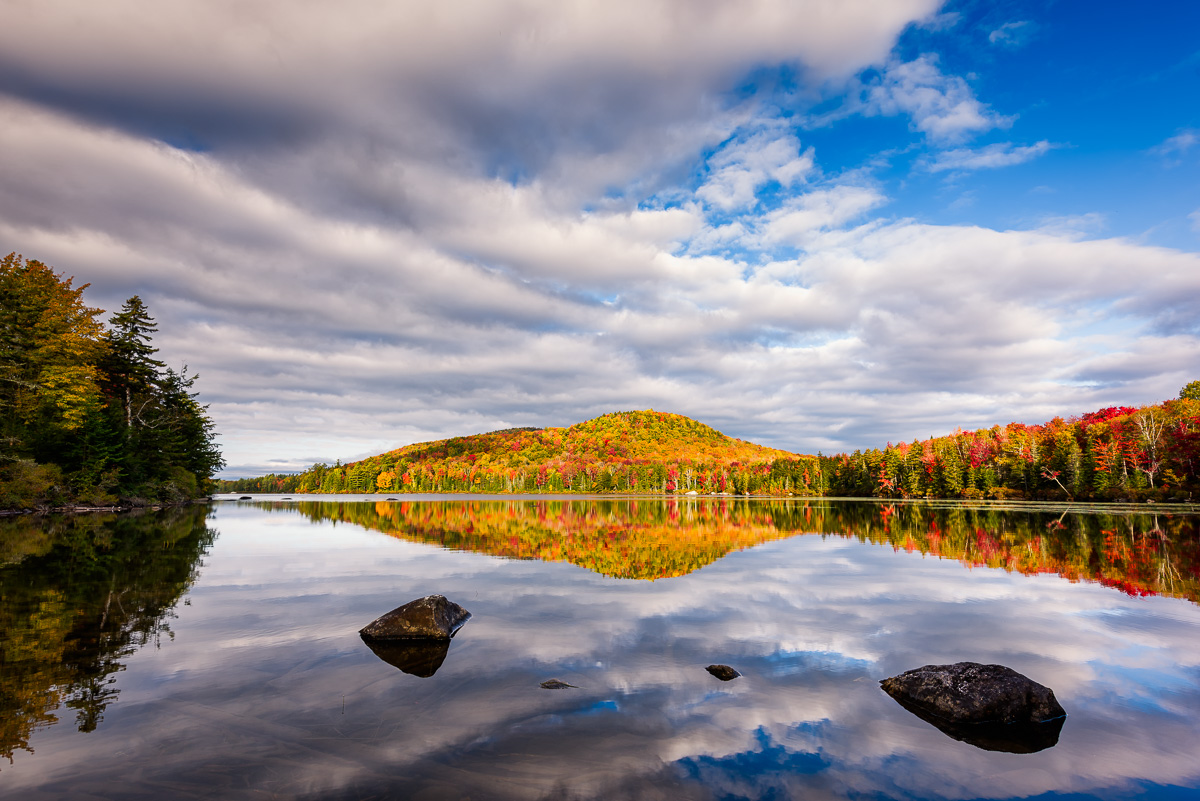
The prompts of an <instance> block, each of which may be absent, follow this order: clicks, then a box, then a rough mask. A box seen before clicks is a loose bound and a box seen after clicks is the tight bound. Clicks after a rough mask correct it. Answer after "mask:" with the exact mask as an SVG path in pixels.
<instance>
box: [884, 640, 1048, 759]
mask: <svg viewBox="0 0 1200 801" xmlns="http://www.w3.org/2000/svg"><path fill="white" fill-rule="evenodd" d="M880 685H881V686H882V687H883V690H884V692H886V693H887V694H888V695H890V696H891V697H892V698H894V699H895V700H896V701H897V702H898V703H899V704H900V705H901V706H903V707H904V708H905V709H907V710H908V711H910V712H912V713H913V714H915V715H916V716H917V717H919V718H921V719H922V720H924V721H926V722H927V723H931V724H933V725H934V726H936V727H937V728H938V729H940V730H941V731H942V732H944V733H945V734H947V735H949V736H951V737H953V738H954V739H956V740H962V741H964V742H967V743H970V744H971V745H974V746H976V747H978V748H983V749H986V750H989V751H1007V752H1010V753H1018V754H1026V753H1033V752H1035V751H1041V750H1043V749H1045V748H1049V747H1050V746H1052V745H1054V744H1056V743H1057V742H1058V735H1059V732H1060V731H1061V730H1062V725H1063V721H1064V720H1065V719H1066V716H1067V713H1066V711H1065V710H1064V709H1063V708H1062V705H1060V704H1059V703H1058V699H1056V698H1055V697H1054V691H1053V690H1051V689H1050V688H1049V687H1045V686H1043V685H1041V684H1038V683H1037V682H1036V681H1033V680H1032V679H1029V678H1027V677H1025V676H1022V675H1021V674H1020V673H1018V672H1017V671H1015V670H1013V669H1012V668H1007V667H1004V666H1003V665H981V664H979V663H978V662H958V663H956V664H953V665H925V666H924V667H919V668H917V669H915V670H909V671H906V672H904V673H901V674H900V675H898V676H892V677H891V678H888V679H884V680H883V681H881V682H880Z"/></svg>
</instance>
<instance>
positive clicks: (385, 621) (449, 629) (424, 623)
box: [358, 595, 471, 640]
mask: <svg viewBox="0 0 1200 801" xmlns="http://www.w3.org/2000/svg"><path fill="white" fill-rule="evenodd" d="M470 617H471V613H470V612H468V611H467V610H466V609H463V608H462V607H461V606H459V605H458V604H456V603H454V602H453V601H448V600H446V596H444V595H426V596H425V597H424V598H418V599H417V600H415V601H409V602H408V603H406V604H405V605H404V606H401V607H397V608H396V609H393V610H392V611H390V612H388V613H387V614H386V615H383V616H381V617H378V618H376V619H375V620H373V621H371V622H370V623H368V624H367V625H366V626H363V627H362V628H361V629H359V630H358V633H359V634H360V635H361V636H362V638H363V639H364V640H414V639H415V640H448V639H450V638H451V637H453V636H454V634H455V632H457V631H458V630H459V629H460V628H462V625H463V624H464V623H466V622H467V620H468V619H469V618H470Z"/></svg>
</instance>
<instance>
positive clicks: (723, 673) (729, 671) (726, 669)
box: [705, 665, 742, 681]
mask: <svg viewBox="0 0 1200 801" xmlns="http://www.w3.org/2000/svg"><path fill="white" fill-rule="evenodd" d="M705 670H707V671H708V672H709V673H711V674H713V675H714V676H716V677H717V678H718V679H720V680H721V681H733V680H734V679H736V678H737V677H738V676H740V675H742V674H741V673H738V672H737V671H736V670H734V669H733V668H731V667H730V666H729V665H709V666H708V667H706V668H705Z"/></svg>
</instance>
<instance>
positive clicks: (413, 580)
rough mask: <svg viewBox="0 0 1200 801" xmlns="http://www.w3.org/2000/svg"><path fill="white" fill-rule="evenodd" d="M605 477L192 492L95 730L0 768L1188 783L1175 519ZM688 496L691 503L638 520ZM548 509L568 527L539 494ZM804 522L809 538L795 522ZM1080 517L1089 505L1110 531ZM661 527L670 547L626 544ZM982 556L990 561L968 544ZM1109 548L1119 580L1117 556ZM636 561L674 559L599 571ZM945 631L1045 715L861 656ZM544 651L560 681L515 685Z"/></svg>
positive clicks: (2, 787) (936, 791)
mask: <svg viewBox="0 0 1200 801" xmlns="http://www.w3.org/2000/svg"><path fill="white" fill-rule="evenodd" d="M631 503H632V502H628V501H615V502H606V503H602V504H598V505H595V506H594V507H589V505H588V504H586V503H579V502H577V501H573V502H570V503H562V504H558V503H557V502H547V503H546V504H542V505H537V504H534V505H529V504H527V503H525V502H516V503H508V502H500V503H491V504H476V508H477V510H478V515H477V516H476V519H475V523H474V525H473V526H472V524H471V517H472V515H473V514H474V513H473V512H472V511H471V509H472V506H471V505H470V504H465V505H464V504H463V503H461V502H449V503H443V502H438V503H437V504H433V505H430V506H429V507H428V508H422V506H421V505H417V504H413V505H411V506H408V507H407V508H406V509H405V510H404V513H403V514H400V513H399V511H400V510H399V508H398V507H400V506H401V504H399V503H391V504H387V505H384V506H376V505H375V504H374V503H371V504H367V505H365V506H350V505H339V504H337V503H334V504H330V505H329V507H327V508H328V509H329V514H325V513H320V512H319V511H318V510H314V509H311V508H305V509H304V512H305V513H304V514H301V513H300V511H301V507H299V506H298V505H293V504H290V503H289V504H280V505H279V506H277V507H263V506H257V505H255V504H252V503H241V504H238V503H230V504H223V505H220V506H217V507H215V512H214V518H213V519H212V520H210V521H209V522H210V524H211V525H212V527H213V528H215V529H219V531H220V536H219V537H218V538H217V540H216V542H215V543H214V544H213V545H212V547H211V550H210V552H209V554H208V555H207V556H205V557H204V562H205V564H204V565H203V567H202V569H201V570H200V572H199V575H198V577H196V578H195V580H194V584H193V586H192V587H191V588H190V589H189V590H188V591H187V595H186V600H185V601H184V602H182V603H179V604H177V605H176V607H175V610H174V612H173V614H177V615H178V617H177V618H172V619H171V620H170V622H171V628H172V629H173V630H174V631H175V632H176V633H177V636H176V637H175V639H174V640H172V641H168V640H167V639H166V638H162V639H163V644H162V647H161V648H157V649H155V648H142V649H140V650H137V651H136V652H134V653H130V654H128V655H126V656H124V657H122V659H121V662H122V664H123V665H124V668H125V669H124V670H123V671H121V672H120V673H119V674H113V676H112V678H115V679H116V683H115V684H113V685H112V687H113V688H114V689H119V690H120V692H121V697H120V701H119V702H118V703H115V704H111V705H110V706H109V707H108V710H107V712H106V714H105V719H104V721H103V722H102V723H101V725H100V726H99V727H98V729H97V730H96V731H95V732H92V733H90V734H83V733H80V732H78V731H77V729H76V728H75V727H73V726H66V725H59V726H50V727H44V728H41V729H38V730H37V731H35V732H34V733H33V734H32V735H31V736H30V744H31V745H32V746H33V747H34V748H35V749H36V753H35V754H29V753H18V754H17V757H16V760H15V764H14V765H13V766H12V767H9V766H7V765H5V770H4V776H3V781H0V798H14V799H15V798H21V799H23V800H24V799H40V798H66V797H74V796H77V795H78V794H79V791H80V789H81V788H86V790H87V792H88V794H89V795H90V796H93V797H97V798H129V797H142V796H145V797H152V796H153V797H161V796H166V797H195V796H206V797H220V798H230V799H242V798H246V799H249V798H258V797H264V796H271V797H278V798H305V799H342V798H345V799H357V798H370V797H375V798H463V797H471V798H476V799H542V798H578V799H592V798H594V799H608V798H655V797H657V798H672V799H674V798H683V799H734V798H738V799H759V798H764V799H765V798H777V799H778V798H813V799H823V800H824V799H892V798H895V799H910V800H911V799H926V798H931V799H932V798H937V799H974V798H997V799H1007V798H1017V797H1031V796H1033V797H1037V796H1045V797H1057V796H1069V797H1071V798H1074V799H1088V798H1092V799H1098V798H1105V799H1134V798H1150V797H1155V796H1154V794H1155V793H1158V792H1159V791H1162V794H1164V795H1167V796H1168V797H1169V794H1170V793H1172V792H1173V793H1175V795H1176V797H1180V798H1182V797H1187V795H1188V794H1191V795H1195V793H1196V792H1197V791H1198V790H1200V767H1198V766H1197V763H1196V761H1195V753H1196V750H1197V747H1198V746H1200V715H1197V714H1196V712H1197V710H1198V709H1200V607H1198V606H1197V605H1196V604H1195V603H1193V601H1194V599H1195V593H1194V592H1193V591H1192V590H1191V589H1189V588H1194V586H1195V580H1196V576H1195V573H1194V572H1193V573H1188V572H1187V567H1186V566H1187V565H1188V564H1189V562H1188V561H1187V560H1188V558H1189V557H1188V556H1187V554H1188V548H1189V547H1191V546H1189V545H1188V544H1187V542H1186V541H1185V540H1186V538H1187V537H1194V536H1195V534H1194V528H1190V526H1192V525H1193V524H1191V523H1190V522H1188V521H1184V520H1182V519H1179V518H1175V517H1160V518H1159V519H1158V520H1157V521H1156V520H1154V519H1153V518H1152V517H1145V518H1121V517H1111V518H1098V519H1097V520H1096V521H1094V523H1095V524H1094V523H1093V521H1076V520H1073V519H1072V517H1071V516H1068V517H1066V518H1063V519H1062V520H1061V521H1059V522H1061V525H1062V526H1063V530H1065V531H1066V532H1068V533H1069V534H1071V535H1072V536H1070V537H1066V538H1063V539H1060V537H1062V533H1061V532H1059V533H1055V532H1053V531H1051V528H1052V527H1051V526H1049V525H1048V524H1049V523H1051V522H1053V521H1056V520H1057V516H1054V517H1045V516H1036V515H1034V516H1021V515H1011V516H1004V515H999V514H995V515H993V516H991V517H988V516H987V515H986V514H985V513H970V514H965V515H964V516H963V517H962V519H963V520H964V521H966V524H965V525H964V526H963V527H962V528H961V529H960V528H956V524H955V523H954V520H955V519H956V518H954V517H953V513H951V514H949V515H947V514H946V513H943V512H942V511H940V510H933V509H928V508H926V509H909V508H906V507H902V506H897V507H895V509H894V511H890V512H886V513H885V510H886V509H887V507H880V506H874V505H870V504H854V505H847V506H846V507H845V508H839V507H838V505H837V504H835V503H828V502H826V503H820V504H807V505H806V504H803V503H792V504H787V503H781V504H770V503H768V504H744V503H741V502H736V503H735V502H732V501H727V502H726V504H725V506H724V509H725V511H724V512H721V511H720V510H721V506H720V504H719V502H708V503H705V502H697V503H695V504H689V503H677V504H675V505H674V506H672V505H669V504H666V505H664V504H657V503H647V502H637V503H638V506H637V507H636V511H635V507H633V506H631V505H630V504H631ZM972 514H974V515H975V516H974V517H972ZM672 515H674V516H675V517H674V518H672ZM689 516H690V518H691V519H692V520H697V521H699V523H700V524H699V525H698V526H697V527H696V528H694V529H693V530H691V531H687V530H680V531H677V532H675V533H672V532H670V531H668V530H667V529H669V528H670V527H671V524H670V523H669V522H665V521H670V520H672V519H675V520H678V521H679V523H678V524H676V525H675V528H677V529H684V528H686V525H685V524H686V521H687V520H688V519H689ZM575 518H577V519H579V520H581V521H583V522H582V525H581V526H580V527H579V528H578V529H572V528H570V527H569V526H566V524H565V523H564V522H562V521H565V520H570V519H575ZM837 520H841V521H843V525H844V526H845V529H844V530H842V531H838V530H837V527H836V521H837ZM356 521H363V522H364V525H358V524H355V523H356ZM365 521H376V523H375V524H374V525H373V529H372V528H367V527H366V523H365ZM378 521H390V522H378ZM588 521H591V522H588ZM343 523H350V524H349V525H344V524H343ZM335 524H336V525H335ZM387 526H390V528H388V527H387ZM972 526H974V527H973V528H972ZM1155 528H1157V529H1158V530H1159V531H1160V532H1161V535H1160V534H1156V533H1153V532H1154V531H1155ZM655 529H662V531H661V532H659V533H655V534H653V535H652V536H643V535H642V534H640V533H638V532H644V531H652V530H655ZM980 529H982V530H983V534H982V535H981V534H980ZM547 530H556V531H558V532H559V534H558V539H559V540H560V541H561V542H560V543H559V544H558V548H559V551H558V557H557V558H559V559H560V561H557V562H556V561H540V560H539V559H537V558H532V557H537V556H539V555H540V554H543V553H547V554H551V553H554V551H553V548H554V547H555V544H554V543H553V542H552V538H551V537H550V535H549V534H547V533H546V532H547ZM380 531H385V532H388V533H387V535H384V534H381V533H379V532H380ZM805 531H813V532H824V533H825V534H826V536H795V535H797V534H798V533H800V532H805ZM931 531H936V532H937V539H936V549H935V548H934V547H933V544H935V539H934V538H933V537H932V536H931V534H930V532H931ZM1104 531H1116V532H1119V534H1120V536H1119V537H1117V538H1115V539H1113V538H1110V539H1112V556H1111V558H1110V557H1109V556H1108V555H1106V552H1105V548H1106V547H1108V545H1109V543H1108V542H1106V535H1105V534H1103V533H1102V532H1104ZM631 532H633V533H631ZM721 532H727V533H728V536H726V535H725V534H722V533H721ZM1043 532H1045V533H1043ZM609 534H611V535H612V536H611V537H610V536H609ZM655 537H659V538H660V539H657V540H656V539H655ZM671 537H675V538H677V539H678V540H679V541H680V542H682V543H683V545H682V547H681V549H680V551H681V552H682V553H684V554H685V555H684V556H683V557H678V558H676V557H672V556H670V555H662V556H660V555H658V554H657V552H656V551H657V549H661V548H663V547H665V543H667V542H669V541H670V538H671ZM1038 537H1040V539H1038ZM758 538H761V540H759V541H761V544H759V545H755V541H756V540H758ZM514 539H515V541H514ZM1142 541H1146V542H1148V543H1151V544H1154V545H1155V548H1159V545H1161V546H1162V547H1161V548H1159V550H1158V551H1154V553H1157V554H1158V555H1152V556H1151V557H1145V558H1143V557H1141V556H1136V555H1137V553H1138V551H1137V545H1138V544H1139V543H1140V542H1142ZM604 542H607V543H608V547H607V548H605V546H604V544H603V543H604ZM731 543H732V544H731ZM910 543H911V547H909V545H910ZM985 546H986V547H985ZM1118 546H1120V548H1125V547H1126V546H1128V548H1126V550H1124V551H1122V550H1119V548H1118ZM739 548H741V549H742V550H740V551H739V550H736V549H739ZM926 549H927V550H926ZM144 550H147V551H148V550H149V546H147V547H146V548H144ZM1149 550H1153V549H1149ZM198 552H199V551H198ZM922 553H929V554H935V553H936V554H938V555H941V556H949V557H952V559H937V558H923V557H922ZM493 554H496V555H501V556H504V557H505V558H496V556H495V555H493ZM712 554H716V555H712ZM721 554H726V556H725V557H724V558H721V556H720V555H721ZM1042 554H1048V555H1049V556H1043V555H1042ZM568 555H571V556H572V558H575V557H578V559H579V561H577V562H575V563H574V564H576V565H579V566H580V567H576V566H574V565H572V564H568V563H567V562H568V559H567V556H568ZM593 557H594V560H597V561H593V562H592V563H588V562H587V561H586V560H587V559H589V558H593ZM14 558H16V557H14ZM26 559H28V557H26ZM955 560H961V562H962V563H963V564H965V565H967V566H969V567H971V569H964V567H963V566H962V565H960V563H959V561H955ZM1055 560H1057V561H1055ZM1156 560H1157V561H1156ZM22 563H23V562H22ZM993 563H995V566H997V567H1003V568H1005V569H1004V570H993V569H986V568H979V567H977V565H979V564H983V565H989V564H993ZM1192 563H1193V564H1194V561H1193V562H1192ZM594 564H599V565H601V566H602V567H603V568H604V570H605V571H607V573H601V572H599V571H598V570H597V568H596V567H593V565H594ZM1072 565H1075V566H1077V567H1078V570H1076V572H1075V573H1074V574H1072V573H1071V572H1070V571H1069V570H1068V569H1067V568H1068V567H1070V566H1072ZM1128 565H1133V566H1134V567H1136V568H1137V571H1139V572H1138V573H1137V575H1135V576H1133V577H1132V578H1130V577H1129V574H1127V573H1122V572H1120V570H1119V569H1118V568H1120V567H1124V566H1128ZM1160 566H1161V568H1162V575H1163V576H1164V578H1163V580H1162V581H1160V582H1159V583H1154V582H1153V581H1150V579H1151V578H1153V577H1154V576H1155V575H1158V571H1159V568H1160ZM582 567H588V568H589V569H586V570H585V569H581V568H582ZM697 567H703V569H700V570H697V569H696V568H697ZM1047 567H1053V568H1054V569H1053V570H1052V571H1051V574H1043V573H1041V572H1040V571H1041V570H1042V569H1043V568H1047ZM1172 570H1173V571H1177V572H1178V576H1174V577H1173V578H1172V576H1173V574H1172V573H1171V571H1172ZM638 571H644V574H645V575H646V576H647V577H653V576H659V575H660V574H662V573H663V572H664V571H677V573H676V574H674V575H672V576H669V577H666V578H661V577H660V578H657V579H656V580H653V581H630V580H614V579H613V578H612V577H611V576H613V575H624V576H629V575H631V574H638ZM1022 571H1028V574H1027V575H1026V574H1023V573H1022ZM1053 574H1060V575H1066V576H1068V577H1069V578H1072V579H1074V578H1087V579H1090V580H1094V581H1097V582H1098V581H1099V580H1100V579H1104V580H1105V581H1106V582H1107V583H1109V584H1111V585H1114V586H1117V585H1119V582H1130V585H1129V588H1126V587H1124V586H1118V587H1117V588H1118V589H1122V590H1124V592H1117V591H1114V590H1113V589H1111V588H1110V587H1102V586H1099V585H1098V584H1097V583H1085V582H1074V581H1067V580H1063V579H1062V578H1059V577H1058V575H1053ZM10 575H11V574H9V573H5V574H4V579H5V582H6V584H5V596H6V597H7V595H8V590H7V584H8V582H9V581H10V580H11V579H10ZM1168 579H1170V580H1168ZM22 580H23V579H22ZM1172 581H1174V583H1173V584H1172V583H1171V582H1172ZM1135 582H1136V583H1135ZM1189 582H1190V583H1189ZM1130 588H1132V589H1133V592H1130ZM1181 588H1182V590H1181ZM1143 590H1147V591H1153V592H1175V593H1176V594H1179V595H1181V596H1183V598H1188V599H1189V600H1183V598H1168V597H1153V596H1145V595H1142V594H1141V593H1142V591H1143ZM63 591H64V592H70V591H71V590H69V589H64V590H63ZM433 593H442V594H445V595H446V596H447V597H449V598H450V599H452V600H454V601H456V602H460V603H462V604H463V605H464V606H467V607H468V608H469V609H470V610H471V613H472V619H471V623H470V625H469V626H468V627H466V628H464V630H463V631H462V632H461V633H460V634H459V636H458V637H456V638H455V639H454V640H453V642H452V643H451V644H450V647H449V650H448V652H447V653H446V654H444V655H442V658H441V660H440V661H439V660H438V658H437V655H434V656H433V657H432V658H427V657H426V655H415V656H413V657H412V658H411V659H410V657H409V655H407V654H400V655H398V656H397V657H396V659H395V662H393V661H392V660H391V659H387V658H384V659H381V658H380V657H379V656H377V655H376V654H375V653H374V652H372V651H371V650H370V649H369V648H368V647H367V646H366V645H365V644H364V643H363V642H362V640H361V639H360V637H359V635H358V630H359V629H360V628H361V627H362V626H363V624H364V622H366V621H369V620H372V619H373V618H375V617H376V616H377V615H378V614H379V611H380V610H383V609H390V608H393V607H395V606H396V605H397V604H399V603H403V602H405V601H408V600H410V599H413V598H417V597H421V596H424V595H429V594H433ZM176 597H178V596H176ZM187 601H190V605H185V604H186V602H187ZM964 660H971V661H978V662H983V663H1001V664H1006V665H1009V666H1011V667H1012V668H1014V669H1015V670H1018V671H1020V672H1021V673H1023V674H1024V675H1027V676H1029V677H1030V678H1032V679H1034V680H1035V681H1038V682H1039V683H1042V684H1045V685H1046V686H1049V687H1052V688H1053V689H1054V691H1055V693H1056V695H1057V696H1058V698H1059V699H1060V700H1061V701H1062V703H1063V705H1064V706H1065V707H1067V708H1068V710H1069V711H1070V714H1071V717H1070V719H1069V722H1068V723H1067V725H1066V726H1065V727H1064V728H1063V729H1062V732H1061V736H1060V737H1059V741H1058V743H1057V744H1056V745H1055V746H1054V747H1053V748H1047V749H1043V750H1040V751H1033V752H1032V753H1011V751H1007V752H1006V751H993V750H984V749H981V748H979V747H977V746H976V745H972V744H969V743H967V742H960V741H958V740H956V739H952V738H951V737H948V736H947V735H946V734H945V733H943V732H942V731H940V730H939V729H937V728H935V727H934V726H931V725H929V724H928V723H926V722H925V721H923V720H921V719H919V718H916V717H914V716H913V715H912V714H910V713H909V712H908V711H906V710H905V709H903V708H902V707H900V706H898V705H897V704H896V703H895V702H894V701H893V700H892V699H891V698H890V697H888V696H887V695H886V694H885V693H883V692H882V690H881V689H880V687H879V684H878V682H879V679H881V678H883V677H885V676H889V675H895V674H897V673H899V672H901V671H904V670H907V669H909V668H912V667H915V666H917V665H922V664H948V663H954V662H958V661H964ZM396 662H399V663H400V665H399V667H400V669H397V665H396V664H395V663H396ZM434 663H436V664H434ZM714 664H726V665H729V666H732V667H734V668H736V669H737V670H738V671H739V672H740V673H741V674H742V676H741V677H740V678H738V679H736V680H735V681H730V682H721V681H718V680H717V679H716V678H714V677H713V676H712V675H710V674H709V673H708V672H707V671H706V666H708V665H714ZM406 666H407V667H409V668H410V669H411V672H406V671H405V670H404V668H405V667H406ZM423 674H429V675H423ZM6 676H7V671H6V672H5V673H4V674H2V675H0V683H3V682H5V681H6V680H7V679H6ZM552 678H553V679H558V680H560V681H562V682H564V683H567V684H570V685H572V686H573V687H574V689H569V690H562V691H548V690H543V689H542V688H541V683H542V682H544V681H546V680H549V679H552ZM1030 750H1032V749H1030Z"/></svg>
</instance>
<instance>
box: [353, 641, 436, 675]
mask: <svg viewBox="0 0 1200 801" xmlns="http://www.w3.org/2000/svg"><path fill="white" fill-rule="evenodd" d="M363 641H364V642H366V644H367V647H368V648H370V649H371V651H372V652H374V654H375V656H377V657H379V658H380V659H382V660H383V661H384V662H387V663H388V664H389V665H392V666H393V667H398V668H400V670H402V671H404V672H405V673H408V674H409V675H411V676H418V677H420V678H422V679H427V678H429V677H430V676H432V675H433V674H434V673H437V671H438V668H440V667H441V666H442V663H443V662H445V661H446V654H447V652H449V650H450V641H449V640H428V639H426V640H413V639H408V640H372V639H369V638H367V637H365V636H364V637H363Z"/></svg>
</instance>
